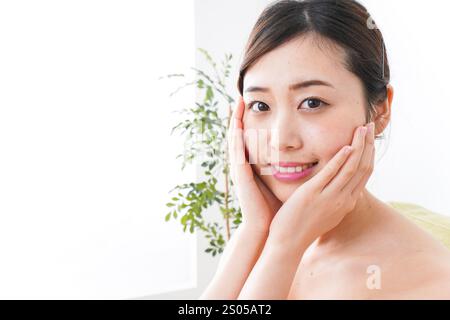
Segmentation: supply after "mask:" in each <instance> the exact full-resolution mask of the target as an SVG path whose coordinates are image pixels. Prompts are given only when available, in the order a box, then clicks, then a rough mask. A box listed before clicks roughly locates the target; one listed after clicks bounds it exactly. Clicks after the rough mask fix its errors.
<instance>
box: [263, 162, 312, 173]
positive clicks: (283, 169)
mask: <svg viewBox="0 0 450 320" xmlns="http://www.w3.org/2000/svg"><path fill="white" fill-rule="evenodd" d="M318 163H319V161H316V162H311V163H308V164H302V165H296V164H295V163H289V164H287V165H286V164H284V165H283V164H281V165H279V164H270V166H271V167H272V168H273V170H274V171H275V172H279V173H301V172H303V171H306V170H308V169H310V168H312V167H314V166H316V165H317V164H318Z"/></svg>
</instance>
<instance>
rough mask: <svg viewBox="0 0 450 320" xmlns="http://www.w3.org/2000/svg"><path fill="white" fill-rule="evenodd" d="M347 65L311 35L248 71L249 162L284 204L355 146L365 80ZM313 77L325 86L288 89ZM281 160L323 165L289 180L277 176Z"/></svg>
mask: <svg viewBox="0 0 450 320" xmlns="http://www.w3.org/2000/svg"><path fill="white" fill-rule="evenodd" d="M323 44H325V43H323ZM343 63H344V52H343V51H342V50H341V49H339V48H337V47H332V46H328V45H321V46H320V47H319V46H318V44H317V42H316V41H315V39H314V38H312V37H311V36H301V37H298V38H295V39H294V40H291V41H290V42H288V43H285V44H284V45H282V46H281V47H279V48H277V49H275V50H273V51H271V52H269V53H267V54H266V55H264V56H263V57H261V58H260V59H259V60H258V61H257V62H256V63H255V64H254V65H253V66H252V67H251V68H249V70H248V71H247V73H246V75H245V78H244V88H243V90H244V93H243V98H244V102H245V112H244V116H243V123H244V130H245V140H246V149H247V152H248V154H249V160H250V163H251V164H252V166H253V169H254V171H255V173H256V174H258V175H259V176H260V178H261V179H262V180H263V181H264V182H265V183H266V185H267V186H268V187H269V188H270V189H271V190H272V192H273V193H274V194H275V196H277V198H278V199H279V200H281V201H282V202H285V201H286V200H287V199H288V198H289V196H290V195H291V194H292V193H293V192H294V191H295V189H297V188H298V186H300V185H301V184H303V183H305V181H307V180H309V179H311V178H312V177H313V176H314V175H315V174H317V173H318V172H319V171H320V170H321V169H322V168H323V167H324V166H325V165H326V164H327V162H328V161H329V160H331V159H332V158H333V157H334V155H335V154H336V153H337V152H338V151H339V150H340V149H341V148H342V147H343V146H344V145H349V144H351V143H352V138H353V133H354V130H355V129H356V128H357V127H358V126H360V125H364V124H365V120H366V119H365V113H366V109H365V108H366V104H367V103H366V101H365V97H364V91H363V84H362V82H361V80H360V79H359V78H358V77H356V76H355V75H354V74H352V73H351V72H349V71H348V70H347V69H346V68H345V66H344V64H343ZM312 80H314V81H317V82H318V81H321V82H323V83H324V84H319V83H312V84H311V85H308V86H302V87H300V88H298V89H294V90H289V86H290V85H292V84H295V83H299V82H304V81H312ZM251 87H263V88H268V89H267V90H265V91H260V90H251ZM249 89H250V90H249ZM255 134H256V135H257V138H256V140H257V142H255ZM254 146H259V147H254ZM282 161H285V162H300V163H312V162H316V161H318V162H319V163H318V164H317V165H316V166H314V167H313V168H312V172H311V174H309V175H308V176H306V177H304V178H300V179H297V180H293V181H292V180H289V181H287V180H279V179H277V178H276V177H275V176H274V175H272V172H273V171H272V170H273V169H272V164H274V163H275V162H282Z"/></svg>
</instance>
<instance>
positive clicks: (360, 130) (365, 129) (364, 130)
mask: <svg viewBox="0 0 450 320" xmlns="http://www.w3.org/2000/svg"><path fill="white" fill-rule="evenodd" d="M359 132H360V133H361V135H362V136H364V135H365V134H366V132H367V128H366V127H361V128H359Z"/></svg>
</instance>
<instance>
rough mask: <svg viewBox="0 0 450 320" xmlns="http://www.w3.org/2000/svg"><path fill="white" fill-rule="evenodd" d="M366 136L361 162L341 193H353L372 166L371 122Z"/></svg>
mask: <svg viewBox="0 0 450 320" xmlns="http://www.w3.org/2000/svg"><path fill="white" fill-rule="evenodd" d="M366 127H367V134H366V139H365V145H364V152H363V154H362V156H361V161H360V162H359V165H358V169H357V171H356V173H355V174H354V176H353V177H352V178H351V179H350V181H349V182H347V184H346V185H345V186H344V188H342V191H343V192H348V193H353V190H354V189H355V188H356V186H357V185H358V184H359V183H360V182H361V180H362V178H363V176H365V175H366V173H367V171H369V170H370V167H371V165H372V161H371V160H372V154H373V149H374V141H375V137H374V130H373V122H371V123H369V124H368V125H367V126H366Z"/></svg>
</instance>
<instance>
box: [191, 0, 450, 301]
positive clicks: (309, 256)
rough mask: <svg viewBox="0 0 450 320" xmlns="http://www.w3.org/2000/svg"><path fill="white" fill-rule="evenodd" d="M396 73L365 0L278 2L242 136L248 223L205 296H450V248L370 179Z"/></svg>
mask: <svg viewBox="0 0 450 320" xmlns="http://www.w3.org/2000/svg"><path fill="white" fill-rule="evenodd" d="M389 77H390V73H389V65H388V61H387V57H386V49H385V46H384V41H383V37H382V35H381V33H380V31H379V30H378V29H377V28H376V26H375V25H374V23H373V20H372V19H371V18H370V15H369V14H368V13H367V11H366V9H365V8H364V7H363V6H362V5H360V4H359V3H357V2H356V1H352V0H341V1H335V0H316V1H314V0H306V1H293V0H290V1H289V0H288V1H277V2H275V3H273V4H272V5H270V6H269V7H267V8H266V9H265V10H264V12H263V13H262V14H261V16H260V18H259V19H258V21H257V23H256V25H255V27H254V29H253V31H252V33H251V35H250V38H249V40H248V44H247V47H246V51H245V55H244V58H243V62H242V65H241V68H240V74H239V81H238V88H239V92H240V97H239V101H238V103H237V105H236V108H235V110H234V112H233V122H232V124H231V126H230V135H229V137H228V138H229V146H230V148H229V152H230V157H231V171H232V180H233V182H234V187H235V190H236V193H237V197H238V199H239V204H240V206H241V210H242V214H243V222H242V224H241V225H240V226H239V228H238V230H237V231H236V232H235V234H234V235H233V237H232V238H231V240H230V242H229V243H228V245H227V247H226V249H225V251H224V253H223V256H222V258H221V261H220V264H219V267H218V270H217V272H216V275H215V277H214V279H213V280H212V282H211V283H210V285H209V286H208V288H207V289H206V290H205V292H204V293H203V294H202V296H201V297H200V299H450V251H449V250H448V249H447V248H446V247H444V246H443V245H442V244H441V243H440V242H438V241H437V240H436V239H435V238H433V237H432V236H431V235H430V234H428V233H426V232H425V231H423V230H422V229H420V228H419V227H417V226H416V225H415V224H413V223H412V222H410V221H409V220H408V219H406V218H404V217H403V216H402V215H401V214H399V213H398V212H396V211H395V210H394V209H393V208H392V207H390V206H389V205H387V204H385V203H383V202H382V201H380V200H379V199H377V198H376V197H375V196H374V195H372V194H371V193H370V192H369V191H368V190H367V189H366V188H365V185H366V183H367V181H368V179H369V178H370V175H371V174H372V171H373V166H374V155H375V147H374V140H375V138H376V137H378V136H379V135H380V134H381V133H382V132H383V131H384V130H385V128H386V127H387V125H388V123H389V121H390V114H391V105H392V100H393V87H392V86H391V85H390V84H389V80H390V78H389ZM242 130H244V131H245V135H244V136H245V138H244V137H243V134H242V133H243V131H242ZM249 133H252V134H249ZM260 133H264V134H260ZM262 136H263V137H262ZM255 137H256V139H255ZM255 140H256V143H255ZM348 146H350V152H349V153H346V152H345V151H346V150H347V149H348V148H347V147H348Z"/></svg>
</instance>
